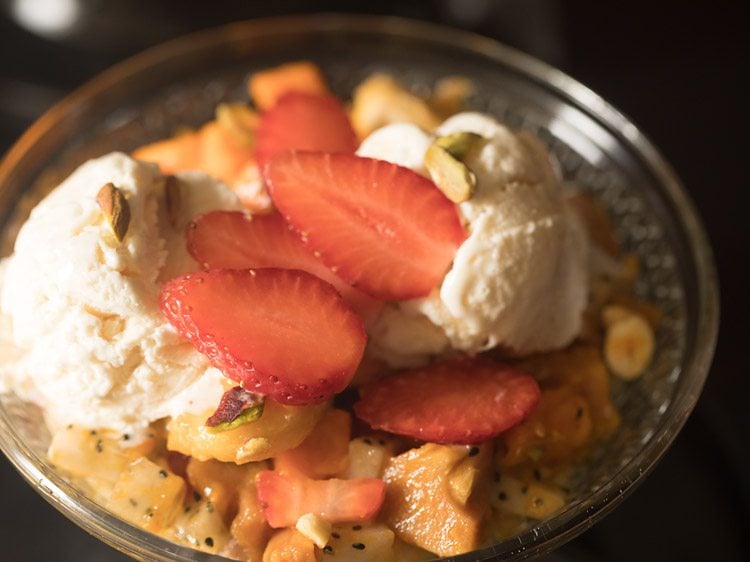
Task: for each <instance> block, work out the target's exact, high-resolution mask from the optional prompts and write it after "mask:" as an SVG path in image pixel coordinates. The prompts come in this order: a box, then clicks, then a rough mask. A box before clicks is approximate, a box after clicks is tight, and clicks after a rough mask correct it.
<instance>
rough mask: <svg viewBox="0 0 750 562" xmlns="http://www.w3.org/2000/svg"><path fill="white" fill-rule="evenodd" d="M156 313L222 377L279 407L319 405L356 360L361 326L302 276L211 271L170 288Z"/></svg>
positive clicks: (326, 290) (341, 384)
mask: <svg viewBox="0 0 750 562" xmlns="http://www.w3.org/2000/svg"><path fill="white" fill-rule="evenodd" d="M160 304H161V310H162V312H163V314H164V316H165V317H166V318H167V320H168V321H169V322H170V323H171V324H172V325H173V326H174V327H175V328H176V329H177V331H178V332H179V333H180V334H181V335H182V336H183V337H185V338H186V339H187V340H189V341H190V342H191V343H192V344H193V345H194V346H195V347H196V348H197V349H198V350H199V351H201V352H202V353H204V354H205V355H206V356H208V358H209V359H210V360H211V362H212V363H213V364H214V365H215V366H216V367H218V368H219V369H221V370H222V371H223V372H224V374H225V375H226V376H228V377H229V378H231V379H234V380H236V381H239V382H241V383H242V384H243V386H244V388H245V389H247V390H250V391H257V392H260V393H262V394H265V395H267V396H269V397H270V398H272V399H274V400H276V401H278V402H282V403H284V404H314V403H319V402H323V401H324V400H326V399H328V398H330V397H331V396H332V395H333V394H335V393H336V392H340V391H341V390H343V389H344V388H345V387H346V385H347V384H348V383H349V381H350V380H351V378H352V375H353V374H354V371H355V369H356V368H357V365H358V364H359V362H360V359H361V358H362V353H363V352H364V347H365V343H366V339H367V336H366V334H365V331H364V326H363V325H362V320H361V319H360V318H359V317H358V316H357V315H356V314H355V313H354V312H353V311H352V310H351V308H349V306H348V305H347V304H346V303H345V302H344V301H343V299H342V298H341V296H340V295H339V294H338V293H337V292H336V290H335V289H334V288H333V287H332V286H331V285H330V284H328V283H326V282H324V281H321V280H320V279H318V278H317V277H314V276H313V275H310V274H309V273H306V272H304V271H297V270H286V269H273V268H270V269H257V270H242V271H240V270H231V269H214V270H211V271H205V272H200V273H192V274H189V275H183V276H182V277H177V278H175V279H172V280H170V281H168V282H167V283H166V284H165V285H164V286H163V287H162V291H161V296H160Z"/></svg>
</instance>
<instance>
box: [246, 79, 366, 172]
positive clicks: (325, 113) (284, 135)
mask: <svg viewBox="0 0 750 562" xmlns="http://www.w3.org/2000/svg"><path fill="white" fill-rule="evenodd" d="M357 144H358V141H357V136H356V135H355V134H354V130H353V129H352V126H351V124H350V123H349V117H348V116H347V114H346V111H345V110H344V106H343V105H341V102H340V101H339V100H338V99H336V98H335V97H333V96H325V95H316V94H309V93H304V92H289V93H288V94H285V95H284V96H282V97H281V99H280V100H279V101H278V103H277V104H276V105H275V106H273V107H272V108H271V109H269V110H268V111H266V112H265V113H263V115H261V118H260V125H259V126H258V133H257V137H256V149H255V156H256V158H257V159H258V163H259V164H260V168H261V170H262V169H263V166H264V165H265V163H266V162H268V161H269V160H270V159H271V158H273V156H275V155H276V154H279V153H281V152H284V151H287V150H322V151H325V152H349V153H352V152H354V151H355V150H356V149H357Z"/></svg>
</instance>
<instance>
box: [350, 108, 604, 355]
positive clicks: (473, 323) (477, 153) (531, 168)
mask: <svg viewBox="0 0 750 562" xmlns="http://www.w3.org/2000/svg"><path fill="white" fill-rule="evenodd" d="M404 127H406V126H405V125H390V126H387V127H384V128H383V129H380V130H378V131H376V132H375V133H373V134H372V135H371V137H369V138H368V139H366V140H365V141H364V142H363V143H362V148H361V149H360V151H359V154H360V155H364V156H370V157H373V158H385V159H388V160H390V161H392V162H394V163H397V164H400V165H404V166H407V167H412V168H414V169H415V170H419V171H423V169H422V168H420V167H419V166H418V162H419V158H417V157H415V156H414V152H415V150H416V147H418V149H419V150H426V148H427V147H428V146H429V145H430V143H431V142H432V141H431V137H430V135H428V134H427V133H425V132H421V131H418V129H416V127H413V126H408V127H410V129H409V131H408V133H409V134H404V130H403V129H404ZM463 132H468V133H475V134H476V135H479V136H480V137H481V138H480V139H478V141H477V142H476V143H475V146H473V147H472V149H471V150H469V151H468V152H467V153H466V154H465V155H463V157H462V161H463V163H464V164H465V165H466V166H467V167H468V168H469V170H470V171H471V172H472V173H473V174H474V175H475V176H476V186H475V189H474V191H473V194H472V195H471V197H470V198H469V199H468V200H467V201H464V202H462V203H460V204H459V206H458V207H459V211H460V214H461V216H462V219H463V220H464V221H465V225H466V228H467V230H468V232H469V236H468V238H467V239H466V240H465V241H464V243H463V244H462V245H461V246H460V248H459V249H458V252H457V253H456V256H455V258H454V261H453V265H452V267H451V269H450V270H449V271H448V273H447V274H446V275H445V277H444V279H443V281H442V283H441V285H440V286H439V287H437V288H436V289H435V290H434V291H433V293H432V294H431V295H430V296H428V297H426V298H421V299H415V300H410V301H404V302H401V303H398V304H394V305H391V306H390V307H389V308H387V309H386V311H385V312H384V313H383V314H382V315H381V317H380V319H379V320H378V321H377V322H376V323H375V325H374V326H373V328H372V330H371V340H370V341H371V345H370V352H371V354H372V355H373V356H375V357H378V358H380V359H383V360H385V361H386V362H387V363H389V364H391V365H392V366H406V365H414V364H419V363H421V362H424V361H425V360H426V358H427V357H429V356H430V355H438V354H442V353H445V352H447V351H448V350H450V349H451V348H452V349H454V350H459V351H464V352H468V353H476V352H479V351H482V350H486V349H489V348H491V347H495V346H498V345H502V346H504V347H506V348H509V349H511V350H513V351H515V352H517V353H531V352H535V351H544V350H549V349H555V348H559V347H563V346H565V345H567V344H568V343H570V342H571V341H572V340H573V339H574V338H575V336H576V335H577V334H578V332H579V330H580V328H581V314H582V311H583V309H584V306H585V304H586V300H587V295H588V269H587V260H588V252H589V243H588V239H587V236H586V234H585V231H584V229H583V227H582V225H581V224H580V222H579V220H578V218H577V216H576V215H575V214H574V211H573V210H572V209H571V208H570V207H569V205H568V204H567V203H566V197H565V194H564V191H563V188H562V185H561V181H560V178H559V177H558V175H557V173H556V171H555V168H554V165H553V163H552V161H551V159H550V157H549V155H548V154H547V152H546V150H545V148H544V146H543V145H542V144H541V142H540V141H538V140H537V139H536V138H535V137H534V136H533V135H531V134H528V133H525V132H521V133H514V132H513V131H511V130H510V129H508V128H507V127H505V126H503V125H501V124H500V123H498V122H497V121H496V120H494V119H493V118H492V117H489V116H487V115H484V114H480V113H461V114H457V115H455V116H453V117H451V118H450V119H448V120H447V121H445V122H444V123H443V124H441V125H440V126H439V127H438V129H437V131H436V135H437V136H439V137H445V136H447V135H452V134H455V133H463ZM415 139H416V140H415Z"/></svg>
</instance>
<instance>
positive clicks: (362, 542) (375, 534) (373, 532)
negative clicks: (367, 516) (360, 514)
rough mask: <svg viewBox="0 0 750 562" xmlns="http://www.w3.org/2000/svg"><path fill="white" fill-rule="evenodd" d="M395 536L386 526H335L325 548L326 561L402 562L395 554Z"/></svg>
mask: <svg viewBox="0 0 750 562" xmlns="http://www.w3.org/2000/svg"><path fill="white" fill-rule="evenodd" d="M394 538H395V535H394V534H393V531H391V530H390V529H389V528H388V527H386V526H385V525H382V524H379V525H335V526H334V527H333V529H332V530H331V540H330V541H328V544H327V545H326V546H325V547H324V548H323V553H324V554H325V555H326V556H325V560H331V561H338V562H396V561H399V562H400V560H401V559H400V558H395V555H394V552H393V541H394Z"/></svg>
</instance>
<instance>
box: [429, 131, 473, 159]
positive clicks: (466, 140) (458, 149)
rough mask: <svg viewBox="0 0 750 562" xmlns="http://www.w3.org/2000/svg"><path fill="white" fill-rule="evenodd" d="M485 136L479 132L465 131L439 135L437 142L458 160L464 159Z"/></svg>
mask: <svg viewBox="0 0 750 562" xmlns="http://www.w3.org/2000/svg"><path fill="white" fill-rule="evenodd" d="M483 138H484V137H482V135H478V134H477V133H470V132H467V131H463V132H460V133H451V134H450V135H444V136H442V137H438V138H436V139H435V144H436V145H438V146H439V147H440V148H444V149H445V150H447V151H448V152H449V153H450V155H451V156H453V157H454V158H455V159H456V160H463V159H464V158H465V157H466V155H467V154H469V152H470V151H471V149H472V148H474V147H475V146H476V145H477V143H478V142H479V141H481V140H482V139H483Z"/></svg>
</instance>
